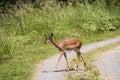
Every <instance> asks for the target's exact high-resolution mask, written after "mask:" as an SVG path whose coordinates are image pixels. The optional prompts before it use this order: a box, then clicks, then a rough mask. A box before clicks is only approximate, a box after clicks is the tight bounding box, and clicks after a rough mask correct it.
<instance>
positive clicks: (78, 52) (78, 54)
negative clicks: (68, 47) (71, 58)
mask: <svg viewBox="0 0 120 80" xmlns="http://www.w3.org/2000/svg"><path fill="white" fill-rule="evenodd" d="M75 52H76V53H77V58H78V63H77V67H76V69H75V70H78V67H79V64H80V57H81V58H82V62H83V63H84V66H85V65H86V63H85V61H84V59H83V56H82V55H81V52H80V50H79V49H77V50H75Z"/></svg>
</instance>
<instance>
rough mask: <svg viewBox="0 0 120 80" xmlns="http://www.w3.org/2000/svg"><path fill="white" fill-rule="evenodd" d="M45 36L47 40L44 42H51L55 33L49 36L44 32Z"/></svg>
mask: <svg viewBox="0 0 120 80" xmlns="http://www.w3.org/2000/svg"><path fill="white" fill-rule="evenodd" d="M44 36H45V42H44V43H45V44H47V43H50V42H51V41H52V37H53V33H51V34H50V35H48V36H47V35H45V34H44Z"/></svg>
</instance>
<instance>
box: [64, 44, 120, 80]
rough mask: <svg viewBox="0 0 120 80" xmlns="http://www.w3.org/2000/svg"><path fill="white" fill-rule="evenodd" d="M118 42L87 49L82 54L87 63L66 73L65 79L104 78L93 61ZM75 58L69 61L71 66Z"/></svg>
mask: <svg viewBox="0 0 120 80" xmlns="http://www.w3.org/2000/svg"><path fill="white" fill-rule="evenodd" d="M119 44H120V42H117V43H112V44H109V45H107V46H105V47H101V48H97V49H94V50H92V51H88V52H86V53H85V54H83V57H84V58H85V61H86V63H87V66H86V67H82V69H80V70H78V71H74V72H68V73H67V75H66V76H67V80H104V79H103V77H102V75H101V74H100V71H99V69H98V68H97V67H96V66H95V65H94V62H95V61H96V60H98V59H100V57H101V56H102V55H103V54H105V53H106V51H109V50H111V49H113V48H115V47H117V46H118V45H119ZM76 62H77V59H76V58H75V59H73V60H72V62H71V66H73V65H75V64H76Z"/></svg>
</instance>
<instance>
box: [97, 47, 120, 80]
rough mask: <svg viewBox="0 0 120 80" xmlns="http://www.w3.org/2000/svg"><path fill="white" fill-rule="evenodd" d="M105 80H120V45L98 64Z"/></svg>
mask: <svg viewBox="0 0 120 80" xmlns="http://www.w3.org/2000/svg"><path fill="white" fill-rule="evenodd" d="M97 66H98V68H99V69H100V71H101V73H102V76H103V77H104V78H105V80H120V45H119V46H118V47H116V48H115V49H113V50H111V51H107V52H106V54H105V55H103V56H102V58H101V59H100V60H99V61H98V62H97Z"/></svg>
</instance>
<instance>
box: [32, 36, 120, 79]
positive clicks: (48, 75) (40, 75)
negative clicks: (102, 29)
mask: <svg viewBox="0 0 120 80" xmlns="http://www.w3.org/2000/svg"><path fill="white" fill-rule="evenodd" d="M118 41H120V37H117V38H113V39H109V40H105V41H100V42H96V43H92V44H89V45H87V46H84V47H82V49H81V51H82V52H83V53H84V52H87V51H89V50H93V49H95V48H98V47H103V46H105V45H108V44H110V43H115V42H118ZM68 54H69V55H68ZM58 56H59V54H56V55H55V56H53V57H51V58H50V59H47V60H45V61H43V63H40V64H38V65H37V66H38V67H37V69H36V73H35V76H34V80H64V79H65V76H64V75H65V73H66V71H65V70H66V63H65V60H64V57H63V58H62V59H61V62H60V65H59V68H58V69H59V70H58V71H57V72H55V71H54V67H55V65H56V62H57V59H58ZM67 56H68V60H69V61H71V60H72V59H73V58H74V57H76V53H74V51H71V52H67Z"/></svg>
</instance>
